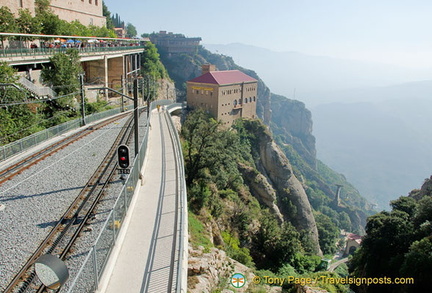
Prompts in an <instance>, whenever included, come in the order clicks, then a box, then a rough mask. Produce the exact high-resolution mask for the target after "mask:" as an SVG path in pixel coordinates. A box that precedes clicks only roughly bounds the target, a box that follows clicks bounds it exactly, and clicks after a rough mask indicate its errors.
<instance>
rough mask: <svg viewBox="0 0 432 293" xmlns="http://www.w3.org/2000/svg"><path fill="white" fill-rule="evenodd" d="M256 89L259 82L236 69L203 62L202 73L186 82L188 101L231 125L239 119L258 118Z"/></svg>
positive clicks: (190, 105)
mask: <svg viewBox="0 0 432 293" xmlns="http://www.w3.org/2000/svg"><path fill="white" fill-rule="evenodd" d="M257 88H258V81H257V80H256V79H254V78H252V77H250V76H249V75H247V74H245V73H243V72H241V71H239V70H226V71H216V68H215V66H214V65H203V66H202V75H201V76H198V77H196V78H194V79H192V80H189V81H187V103H188V106H189V107H191V108H200V109H203V110H205V111H206V112H208V113H210V114H211V115H212V116H213V117H214V118H216V119H217V120H221V121H222V123H223V124H224V125H226V126H227V127H230V126H231V125H232V123H233V122H234V120H236V119H238V118H257V115H256V103H257Z"/></svg>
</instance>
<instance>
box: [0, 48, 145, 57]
mask: <svg viewBox="0 0 432 293" xmlns="http://www.w3.org/2000/svg"><path fill="white" fill-rule="evenodd" d="M67 49H69V48H33V49H29V48H20V49H3V50H0V58H1V57H14V56H47V55H54V54H55V53H59V52H66V50H67ZM72 49H76V50H78V51H79V53H80V54H81V53H95V52H113V51H130V50H137V49H143V50H144V46H118V47H93V46H89V47H80V48H76V47H73V48H72Z"/></svg>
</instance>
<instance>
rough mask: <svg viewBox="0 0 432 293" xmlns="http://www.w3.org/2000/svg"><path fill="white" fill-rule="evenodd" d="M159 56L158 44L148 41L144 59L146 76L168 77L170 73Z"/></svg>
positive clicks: (143, 69)
mask: <svg viewBox="0 0 432 293" xmlns="http://www.w3.org/2000/svg"><path fill="white" fill-rule="evenodd" d="M159 57H160V56H159V53H158V50H157V48H156V46H155V45H154V44H152V43H151V42H147V43H146V45H145V48H144V54H143V59H142V62H143V63H142V73H143V75H144V76H152V77H153V78H155V79H161V78H165V77H168V73H167V72H166V69H165V67H164V66H163V64H162V62H161V61H160V58H159Z"/></svg>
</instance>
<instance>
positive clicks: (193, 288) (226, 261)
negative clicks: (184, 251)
mask: <svg viewBox="0 0 432 293" xmlns="http://www.w3.org/2000/svg"><path fill="white" fill-rule="evenodd" d="M188 262H189V265H188V292H197V293H198V292H199V293H203V292H214V290H215V289H216V288H218V287H228V286H229V284H228V282H229V281H228V278H229V277H230V276H232V275H233V274H234V273H241V274H243V275H244V276H245V277H246V279H247V280H252V278H253V276H254V275H253V273H252V269H250V268H248V267H246V266H245V265H242V264H241V263H239V262H237V261H235V260H233V259H231V258H229V257H228V256H227V255H226V253H225V251H223V250H220V249H217V248H211V249H210V251H208V252H205V251H204V249H203V247H199V248H198V249H192V247H190V246H189V259H188ZM247 285H248V284H247V283H246V286H245V287H243V288H241V289H238V291H237V290H236V292H246V289H247V288H248V286H247Z"/></svg>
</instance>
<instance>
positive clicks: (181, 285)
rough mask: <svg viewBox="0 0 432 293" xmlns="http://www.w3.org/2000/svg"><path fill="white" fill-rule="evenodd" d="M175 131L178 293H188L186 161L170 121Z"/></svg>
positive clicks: (171, 106)
mask: <svg viewBox="0 0 432 293" xmlns="http://www.w3.org/2000/svg"><path fill="white" fill-rule="evenodd" d="M179 106H182V104H172V105H169V106H167V111H168V112H169V111H170V110H171V109H173V108H178V107H179ZM168 121H169V123H170V126H171V129H173V130H174V131H173V139H174V147H175V152H176V156H175V157H176V158H177V164H178V178H177V180H178V182H179V185H178V189H179V196H180V198H179V207H180V216H179V251H178V267H177V280H176V291H175V292H176V293H186V292H187V272H188V238H189V235H188V234H189V233H188V217H187V215H188V211H187V190H186V176H185V173H184V159H183V152H182V148H181V143H180V138H179V135H178V133H177V130H176V127H175V125H174V122H173V121H172V119H169V120H168Z"/></svg>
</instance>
